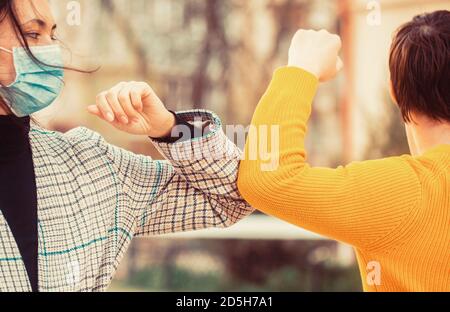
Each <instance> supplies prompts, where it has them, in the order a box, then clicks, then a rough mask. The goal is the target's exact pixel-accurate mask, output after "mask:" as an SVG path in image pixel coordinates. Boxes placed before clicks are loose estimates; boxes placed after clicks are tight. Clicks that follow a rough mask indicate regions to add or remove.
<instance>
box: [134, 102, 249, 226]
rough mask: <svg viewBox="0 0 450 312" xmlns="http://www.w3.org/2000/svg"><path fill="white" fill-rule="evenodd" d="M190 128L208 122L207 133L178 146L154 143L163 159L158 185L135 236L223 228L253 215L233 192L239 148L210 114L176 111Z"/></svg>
mask: <svg viewBox="0 0 450 312" xmlns="http://www.w3.org/2000/svg"><path fill="white" fill-rule="evenodd" d="M178 117H179V118H181V119H183V120H184V121H186V122H191V123H193V124H196V123H199V124H202V123H203V124H205V123H207V124H209V129H208V131H207V134H206V135H204V136H200V137H198V138H195V139H192V140H187V141H182V142H179V143H173V144H171V143H163V142H158V141H154V144H155V146H156V147H157V149H158V150H159V151H160V152H161V154H162V155H164V157H165V158H166V159H167V160H168V162H165V163H163V164H161V173H162V174H163V175H165V176H166V178H165V179H163V180H164V181H165V182H164V185H162V186H161V188H160V189H159V193H158V195H157V196H156V197H154V199H153V202H152V205H151V206H150V207H149V209H147V210H145V211H143V214H142V216H141V219H140V224H139V229H138V232H137V234H138V235H158V234H167V233H174V232H184V231H192V230H200V229H205V228H211V227H217V228H224V227H229V226H231V225H233V224H235V223H236V222H238V221H239V220H241V219H242V218H244V217H246V216H248V215H249V214H251V213H252V212H253V209H252V208H251V207H250V206H249V205H248V204H247V203H246V202H245V201H244V200H243V199H242V197H241V195H240V194H239V191H238V189H237V176H238V168H239V160H240V157H241V152H240V150H239V149H238V148H237V147H236V145H234V144H233V143H232V142H231V141H230V140H229V139H228V138H227V137H226V135H225V133H224V132H223V130H222V123H221V121H220V119H219V118H218V117H217V116H216V115H215V114H214V113H211V112H208V111H203V110H195V111H188V112H180V113H178Z"/></svg>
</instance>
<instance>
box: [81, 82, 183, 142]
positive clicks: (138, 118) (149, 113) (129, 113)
mask: <svg viewBox="0 0 450 312" xmlns="http://www.w3.org/2000/svg"><path fill="white" fill-rule="evenodd" d="M88 111H89V112H90V113H91V114H93V115H96V116H98V117H100V118H101V119H103V120H105V121H106V122H108V123H110V124H111V125H112V126H114V127H115V128H117V129H119V130H121V131H125V132H128V133H131V134H136V135H147V136H150V137H152V138H162V137H165V136H168V135H170V133H171V131H172V129H173V127H174V126H175V123H176V120H175V116H174V115H173V114H172V113H171V112H169V111H168V110H167V109H166V107H165V106H164V104H163V103H162V102H161V100H160V99H159V98H158V96H157V95H156V93H155V92H154V91H153V89H152V88H151V87H150V86H149V85H148V84H147V83H145V82H134V81H133V82H121V83H119V84H117V85H116V86H115V87H113V88H112V89H110V90H108V91H104V92H101V93H100V94H99V95H98V96H97V99H96V105H91V106H89V107H88Z"/></svg>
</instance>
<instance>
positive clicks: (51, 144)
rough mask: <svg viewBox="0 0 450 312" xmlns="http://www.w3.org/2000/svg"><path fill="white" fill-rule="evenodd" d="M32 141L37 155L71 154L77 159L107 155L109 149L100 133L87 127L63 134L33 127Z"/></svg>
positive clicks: (31, 131) (31, 132) (31, 130)
mask: <svg viewBox="0 0 450 312" xmlns="http://www.w3.org/2000/svg"><path fill="white" fill-rule="evenodd" d="M30 141H31V144H32V146H33V147H34V150H35V151H36V153H44V154H53V155H55V154H58V155H61V154H71V155H72V156H75V157H77V158H83V157H90V156H101V155H102V154H103V155H106V148H107V142H106V141H105V139H104V138H103V137H102V136H101V135H100V134H99V133H97V132H95V131H93V130H90V129H88V128H85V127H78V128H75V129H72V130H70V131H68V132H66V133H63V132H58V131H50V130H47V129H45V128H42V127H39V126H36V125H32V126H31V129H30Z"/></svg>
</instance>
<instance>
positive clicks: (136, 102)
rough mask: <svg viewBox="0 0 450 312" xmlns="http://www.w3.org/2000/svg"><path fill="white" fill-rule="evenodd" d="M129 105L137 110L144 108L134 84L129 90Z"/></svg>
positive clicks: (140, 110) (139, 93)
mask: <svg viewBox="0 0 450 312" xmlns="http://www.w3.org/2000/svg"><path fill="white" fill-rule="evenodd" d="M130 97H131V105H133V107H134V108H135V109H136V110H137V111H138V112H142V111H143V109H144V104H143V103H142V96H141V92H140V89H139V88H138V87H137V86H134V87H133V88H132V89H131V91H130Z"/></svg>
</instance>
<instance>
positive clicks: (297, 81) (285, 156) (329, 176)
mask: <svg viewBox="0 0 450 312" xmlns="http://www.w3.org/2000/svg"><path fill="white" fill-rule="evenodd" d="M317 86H318V81H317V79H316V78H315V77H314V76H313V75H311V74H309V73H308V72H306V71H303V70H301V69H299V68H293V67H286V68H281V69H278V70H277V71H276V72H275V75H274V77H273V80H272V82H271V84H270V87H269V89H268V91H267V92H266V94H265V95H264V97H263V98H262V100H261V102H260V103H259V105H258V107H257V110H256V112H255V115H254V118H253V121H252V126H253V127H254V129H257V130H253V131H251V133H250V135H249V138H248V142H247V147H246V154H245V156H246V157H245V160H244V161H242V163H241V168H240V174H239V181H238V184H239V189H240V191H241V193H242V195H243V196H244V198H245V199H246V200H247V201H248V202H249V203H250V204H252V205H253V206H254V207H255V208H257V209H259V210H261V211H263V212H265V213H267V214H269V215H272V216H275V217H278V218H280V219H283V220H285V221H288V222H290V223H292V224H295V225H298V226H300V227H302V228H305V229H308V230H310V231H313V232H316V233H319V234H322V235H325V236H328V237H330V238H333V239H336V240H339V241H341V242H344V243H347V244H350V245H352V246H353V247H354V248H355V251H356V254H357V259H358V263H359V267H360V271H361V277H362V281H363V285H364V289H365V291H450V145H442V146H439V147H436V148H434V149H432V150H430V151H428V152H427V153H425V154H424V155H422V156H420V157H411V156H409V155H407V156H402V157H394V158H387V159H381V160H374V161H365V162H355V163H352V164H350V165H348V166H346V167H339V168H337V169H328V168H312V167H311V166H310V165H308V164H307V162H306V151H305V135H306V131H307V122H308V120H309V118H310V115H311V106H312V102H313V98H314V96H315V93H316V90H317ZM276 125H278V126H279V127H280V128H279V129H280V142H279V144H280V146H279V147H280V148H279V151H280V154H279V166H278V167H277V168H276V169H275V170H272V171H265V170H266V169H267V168H266V169H264V170H262V168H265V167H264V166H265V165H267V164H266V163H265V161H264V160H263V158H262V157H261V156H258V157H256V158H255V157H254V156H255V155H253V153H250V151H251V150H253V151H254V149H253V148H250V146H254V145H252V144H250V143H249V142H257V141H256V140H257V139H258V135H260V134H261V131H262V130H261V129H264V127H260V126H269V127H270V126H276ZM380 135H384V134H383V133H380ZM271 145H273V146H276V145H274V143H273V142H271ZM268 150H269V151H270V147H269V149H268ZM252 157H253V159H252ZM254 159H257V160H254Z"/></svg>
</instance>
